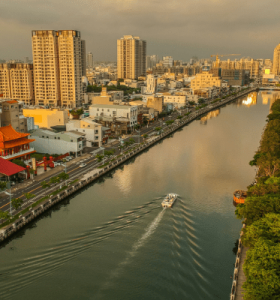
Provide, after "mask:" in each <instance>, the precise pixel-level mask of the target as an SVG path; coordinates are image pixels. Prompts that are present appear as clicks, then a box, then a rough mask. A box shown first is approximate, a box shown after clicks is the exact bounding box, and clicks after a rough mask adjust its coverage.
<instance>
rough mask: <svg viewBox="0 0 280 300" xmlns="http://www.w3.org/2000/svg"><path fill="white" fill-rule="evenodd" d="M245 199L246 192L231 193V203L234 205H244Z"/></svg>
mask: <svg viewBox="0 0 280 300" xmlns="http://www.w3.org/2000/svg"><path fill="white" fill-rule="evenodd" d="M246 198H247V192H246V191H243V190H237V191H235V192H234V193H233V201H234V203H236V204H244V203H245V200H246Z"/></svg>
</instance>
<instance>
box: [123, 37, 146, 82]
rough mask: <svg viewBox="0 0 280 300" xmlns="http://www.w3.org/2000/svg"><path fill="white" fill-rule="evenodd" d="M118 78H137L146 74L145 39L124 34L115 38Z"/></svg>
mask: <svg viewBox="0 0 280 300" xmlns="http://www.w3.org/2000/svg"><path fill="white" fill-rule="evenodd" d="M117 54H118V55H117V62H118V78H124V79H137V78H138V77H139V76H141V75H146V41H144V40H140V38H139V37H136V36H132V35H125V36H124V37H123V38H121V39H119V40H117Z"/></svg>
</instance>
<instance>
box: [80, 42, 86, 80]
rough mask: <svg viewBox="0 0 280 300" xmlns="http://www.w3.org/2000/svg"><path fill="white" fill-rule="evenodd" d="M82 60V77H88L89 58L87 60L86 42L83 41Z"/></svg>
mask: <svg viewBox="0 0 280 300" xmlns="http://www.w3.org/2000/svg"><path fill="white" fill-rule="evenodd" d="M81 59H82V76H86V72H87V71H86V70H87V58H86V41H85V40H81Z"/></svg>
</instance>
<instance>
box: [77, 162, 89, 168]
mask: <svg viewBox="0 0 280 300" xmlns="http://www.w3.org/2000/svg"><path fill="white" fill-rule="evenodd" d="M86 165H87V164H85V163H82V164H80V165H79V167H80V168H83V167H85V166H86Z"/></svg>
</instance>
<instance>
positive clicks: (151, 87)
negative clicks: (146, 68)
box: [146, 74, 157, 94]
mask: <svg viewBox="0 0 280 300" xmlns="http://www.w3.org/2000/svg"><path fill="white" fill-rule="evenodd" d="M156 92H157V76H155V75H153V74H148V75H147V91H146V93H147V94H155V93H156Z"/></svg>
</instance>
